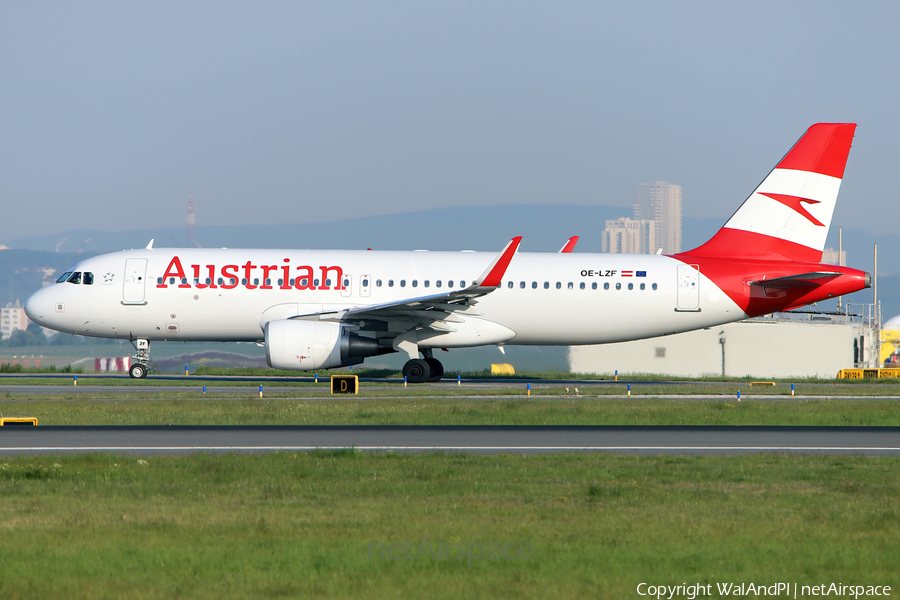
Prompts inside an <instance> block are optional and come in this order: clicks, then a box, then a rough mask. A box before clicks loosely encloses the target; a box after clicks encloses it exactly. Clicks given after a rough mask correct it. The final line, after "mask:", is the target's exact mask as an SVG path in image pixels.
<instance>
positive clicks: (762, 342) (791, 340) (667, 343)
mask: <svg viewBox="0 0 900 600" xmlns="http://www.w3.org/2000/svg"><path fill="white" fill-rule="evenodd" d="M877 322H878V319H876V318H875V311H874V306H873V305H859V304H856V305H847V307H846V308H845V310H844V311H843V312H842V313H840V314H832V313H815V312H785V313H776V314H773V315H766V316H764V317H757V318H754V319H747V320H744V321H739V322H736V323H729V324H726V325H720V326H718V327H711V328H709V329H701V330H699V331H691V332H687V333H679V334H675V335H670V336H665V337H658V338H652V339H647V340H637V341H633V342H622V343H618V344H603V345H597V346H572V347H571V348H570V349H569V367H570V370H571V371H572V372H575V373H612V372H614V371H616V370H617V371H618V372H619V374H623V373H653V374H659V375H670V376H681V377H699V376H702V375H723V376H726V377H744V376H749V377H759V378H769V377H834V376H835V375H836V374H837V372H838V371H839V370H841V369H850V368H854V367H857V368H874V367H878V366H881V364H880V362H881V361H880V356H879V354H880V352H879V351H880V344H881V341H880V335H879V331H878V325H877Z"/></svg>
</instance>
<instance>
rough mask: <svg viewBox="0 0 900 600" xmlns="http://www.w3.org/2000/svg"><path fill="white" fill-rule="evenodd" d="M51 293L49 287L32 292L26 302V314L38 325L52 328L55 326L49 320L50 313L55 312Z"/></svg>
mask: <svg viewBox="0 0 900 600" xmlns="http://www.w3.org/2000/svg"><path fill="white" fill-rule="evenodd" d="M50 293H51V292H50V289H49V288H43V289H40V290H38V291H36V292H35V293H34V294H32V295H31V298H29V299H28V300H27V301H26V302H25V314H26V315H28V318H29V319H31V320H32V321H34V322H35V323H37V324H38V325H41V326H43V327H51V328H52V327H53V326H52V325H51V324H50V323H49V322H48V320H49V318H50V315H52V314H55V313H54V307H53V299H52V298H51V297H50Z"/></svg>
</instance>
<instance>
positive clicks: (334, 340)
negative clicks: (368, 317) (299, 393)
mask: <svg viewBox="0 0 900 600" xmlns="http://www.w3.org/2000/svg"><path fill="white" fill-rule="evenodd" d="M265 331H266V338H265V339H266V362H268V363H269V366H270V367H272V368H273V369H285V370H289V371H309V370H312V369H333V368H336V367H345V366H347V365H356V364H359V363H361V362H362V361H363V359H365V357H367V356H375V355H376V354H384V353H385V352H392V351H393V349H392V348H381V347H379V345H378V342H377V341H376V340H374V339H372V338H366V337H362V336H359V335H357V334H355V333H353V332H351V331H350V328H349V327H347V326H346V325H342V324H340V323H331V322H327V321H303V320H299V319H278V320H276V321H269V322H268V323H266V330H265Z"/></svg>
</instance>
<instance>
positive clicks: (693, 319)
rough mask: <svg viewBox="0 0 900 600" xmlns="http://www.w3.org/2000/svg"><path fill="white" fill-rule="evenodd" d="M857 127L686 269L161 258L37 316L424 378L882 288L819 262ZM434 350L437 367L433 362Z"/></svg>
mask: <svg viewBox="0 0 900 600" xmlns="http://www.w3.org/2000/svg"><path fill="white" fill-rule="evenodd" d="M855 129H856V125H855V124H827V123H822V124H817V125H813V126H812V127H810V128H809V130H807V132H806V133H805V134H804V135H803V137H802V138H800V140H799V141H798V142H797V143H796V144H795V145H794V146H793V148H792V149H791V150H790V152H788V154H787V155H786V156H785V157H784V158H783V159H782V160H781V162H779V163H778V165H777V166H776V167H775V169H774V170H773V171H772V172H771V173H769V175H768V176H767V177H766V178H765V180H763V182H762V183H761V184H760V185H759V187H758V188H757V189H756V190H755V191H754V192H753V193H752V194H751V195H750V197H749V198H748V199H747V200H745V201H744V203H743V204H742V205H741V206H740V208H739V209H738V210H737V212H736V213H735V214H734V215H733V216H732V217H731V219H729V220H728V222H727V223H726V224H725V226H724V227H722V229H720V230H719V231H718V232H717V233H716V235H715V236H714V237H713V238H712V239H711V240H710V241H708V242H707V243H705V244H703V245H702V246H700V247H699V248H695V249H694V250H690V251H688V252H682V253H680V254H675V255H672V256H664V255H645V254H586V253H585V254H580V253H573V252H571V250H572V247H573V246H574V244H575V240H576V239H577V238H572V239H571V240H570V242H569V243H568V244H567V245H566V246H565V247H564V248H563V249H562V250H561V251H560V252H553V253H526V252H517V250H518V248H519V243H520V241H521V238H520V237H515V238H513V239H512V240H511V241H510V242H509V243H508V244H507V245H506V247H505V248H504V249H503V251H501V252H500V253H499V254H497V255H493V254H490V253H482V252H425V251H415V252H373V251H355V250H247V249H243V250H242V249H225V248H223V249H221V250H211V249H203V248H190V249H173V248H153V242H152V241H151V242H150V244H149V245H148V246H147V247H146V248H145V249H143V250H129V251H124V252H118V253H113V254H104V255H101V256H95V257H93V258H88V259H86V260H83V261H81V262H79V263H78V264H76V265H75V266H73V267H72V268H71V269H69V270H68V271H67V272H66V273H65V274H64V275H63V276H62V277H60V278H59V280H58V281H57V282H56V283H55V284H53V285H49V286H47V287H45V288H43V289H41V290H40V291H38V292H36V293H35V294H34V295H33V296H32V297H31V298H30V299H29V300H28V302H27V304H26V305H25V311H26V312H27V314H28V317H29V318H30V319H31V320H32V321H35V322H36V323H38V324H40V325H43V326H45V327H49V328H52V329H56V330H59V331H64V332H68V333H74V334H79V335H87V336H96V337H106V338H120V339H128V340H131V341H132V343H133V344H134V345H135V348H136V349H137V353H136V354H135V356H134V359H135V360H134V362H133V364H132V366H131V376H132V377H135V378H141V377H146V375H147V373H148V371H149V365H150V356H149V348H150V342H151V341H153V340H177V341H251V342H261V343H264V344H265V348H266V359H267V360H268V363H269V365H270V366H272V367H274V368H277V369H290V370H309V369H329V368H335V367H342V366H346V365H354V364H359V363H361V362H363V360H364V359H365V358H366V357H369V356H376V355H379V354H385V353H389V352H404V353H406V355H407V356H408V357H409V361H408V362H407V363H406V364H405V366H404V368H403V373H404V375H405V376H406V377H407V378H408V380H409V381H410V382H424V381H435V380H438V379H440V377H441V375H442V374H443V367H442V365H441V363H440V362H439V361H438V360H437V359H435V358H434V356H433V351H434V350H435V349H437V348H441V349H448V348H466V347H471V346H483V345H498V346H504V345H576V344H603V343H610V342H622V341H626V340H636V339H641V338H650V337H655V336H661V335H667V334H672V333H678V332H682V331H690V330H693V329H699V328H703V327H711V326H715V325H720V324H722V323H728V322H731V321H737V320H740V319H745V318H747V317H754V316H758V315H763V314H768V313H771V312H776V311H781V310H787V309H790V308H795V307H799V306H803V305H807V304H811V303H813V302H816V301H819V300H824V299H826V298H831V297H834V296H839V295H841V294H847V293H850V292H855V291H858V290H860V289H863V288H865V287H869V286H870V277H869V275H868V274H867V273H864V272H862V271H858V270H856V269H850V268H847V267H838V266H833V265H824V264H819V261H820V260H821V258H822V249H823V247H824V244H825V238H826V236H827V234H828V228H829V226H830V224H831V217H832V214H833V211H834V205H835V201H836V200H837V195H838V190H839V188H840V184H841V178H842V177H843V174H844V166H845V164H846V161H847V155H848V153H849V151H850V144H851V142H852V140H853V134H854V131H855ZM420 354H421V355H422V357H423V358H420V357H419V356H420Z"/></svg>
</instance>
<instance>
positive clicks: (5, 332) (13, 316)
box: [0, 301, 30, 339]
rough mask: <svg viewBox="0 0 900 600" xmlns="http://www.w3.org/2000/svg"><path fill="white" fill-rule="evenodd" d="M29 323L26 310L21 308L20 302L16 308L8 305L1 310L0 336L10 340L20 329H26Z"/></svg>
mask: <svg viewBox="0 0 900 600" xmlns="http://www.w3.org/2000/svg"><path fill="white" fill-rule="evenodd" d="M28 323H30V321H29V320H28V315H26V314H25V309H24V308H23V307H21V306H19V303H18V301H17V302H16V305H15V306H13V305H12V304H7V305H6V306H5V307H3V308H0V334H2V336H3V338H4V339H8V338H9V337H10V336H11V335H12V334H14V333H15V332H16V331H18V330H20V329H26V328H27V327H28Z"/></svg>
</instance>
